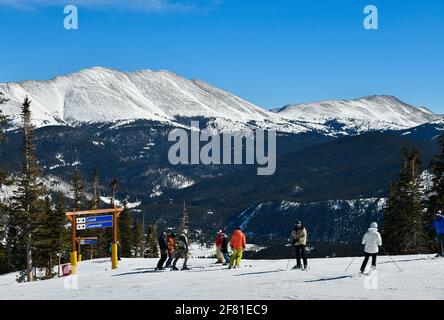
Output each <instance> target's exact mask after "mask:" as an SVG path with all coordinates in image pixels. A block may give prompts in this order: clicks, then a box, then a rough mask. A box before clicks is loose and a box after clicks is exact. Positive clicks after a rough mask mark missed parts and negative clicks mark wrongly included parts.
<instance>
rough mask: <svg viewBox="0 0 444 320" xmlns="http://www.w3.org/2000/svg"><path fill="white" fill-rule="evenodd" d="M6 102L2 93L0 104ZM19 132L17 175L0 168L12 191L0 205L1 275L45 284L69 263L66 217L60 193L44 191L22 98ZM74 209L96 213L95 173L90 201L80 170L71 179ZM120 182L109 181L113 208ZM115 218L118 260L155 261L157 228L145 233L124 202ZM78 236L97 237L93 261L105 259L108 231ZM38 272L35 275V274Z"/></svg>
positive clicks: (1, 132)
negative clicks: (20, 154) (20, 131)
mask: <svg viewBox="0 0 444 320" xmlns="http://www.w3.org/2000/svg"><path fill="white" fill-rule="evenodd" d="M7 101H8V100H7V99H6V98H5V97H4V95H3V94H2V93H1V92H0V105H1V104H3V103H5V102H7ZM6 120H7V119H6V117H5V116H4V115H3V114H2V113H1V109H0V144H1V143H4V142H5V141H6V135H5V127H6ZM21 120H22V123H21V130H22V132H23V146H22V159H21V163H20V173H19V174H18V175H17V176H14V177H11V176H9V175H8V174H7V172H6V171H5V170H1V168H0V187H3V186H14V191H13V196H12V197H11V199H9V201H2V202H1V203H0V274H1V273H7V272H12V271H18V272H19V273H18V276H17V280H18V281H20V282H22V281H28V282H30V281H34V280H38V279H49V278H52V277H54V276H55V275H56V274H57V272H56V271H55V270H56V266H57V265H58V263H59V261H61V262H62V263H63V262H67V260H68V257H69V254H68V252H69V250H70V247H71V243H70V241H71V239H70V233H71V232H70V228H71V227H70V224H69V222H68V220H67V218H66V211H67V201H66V197H65V195H64V194H63V193H62V192H56V193H55V194H50V192H49V190H47V188H46V187H45V185H44V183H43V180H42V177H43V172H42V170H41V168H40V167H39V164H38V159H37V158H36V145H35V144H34V143H33V136H34V130H35V127H34V126H33V124H32V121H31V101H30V99H29V98H28V97H26V98H25V100H24V102H23V104H22V107H21ZM71 182H72V189H73V190H72V194H73V199H72V203H71V205H72V208H73V209H74V210H77V211H78V210H89V209H100V208H101V206H102V205H103V201H102V200H101V185H100V177H99V172H98V170H95V171H94V173H93V176H92V179H91V189H92V192H91V197H90V198H88V197H87V195H86V191H85V182H84V180H83V176H82V172H81V171H80V169H79V168H78V167H76V170H75V172H74V174H73V178H72V181H71ZM118 187H119V183H118V180H117V179H115V178H113V179H112V180H111V182H110V184H109V188H110V189H111V203H110V204H108V205H111V207H113V206H114V202H115V199H116V196H117V192H118ZM123 204H124V211H123V213H122V215H121V218H120V219H119V225H118V228H119V244H120V253H121V256H122V257H128V258H129V257H144V256H146V255H148V256H150V257H157V256H158V248H157V226H156V224H155V223H154V224H152V225H150V227H149V228H148V232H146V231H145V226H144V225H143V224H142V223H139V222H133V221H132V219H131V212H130V209H129V208H128V206H127V201H124V202H123ZM79 234H81V236H82V237H83V236H93V235H95V236H97V237H98V243H97V246H96V247H95V252H94V257H95V258H100V257H109V256H110V255H111V254H110V247H111V243H112V238H113V237H112V229H110V228H108V229H102V230H99V231H97V230H95V231H93V230H88V231H86V230H85V231H81V232H79ZM37 271H38V272H37Z"/></svg>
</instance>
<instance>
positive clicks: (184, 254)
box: [173, 249, 188, 269]
mask: <svg viewBox="0 0 444 320" xmlns="http://www.w3.org/2000/svg"><path fill="white" fill-rule="evenodd" d="M180 258H183V259H184V261H183V268H184V269H185V268H187V267H188V266H187V262H188V249H177V250H176V259H174V262H173V268H177V266H176V265H177V262H178V261H179V259H180Z"/></svg>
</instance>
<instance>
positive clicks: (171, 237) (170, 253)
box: [165, 232, 176, 268]
mask: <svg viewBox="0 0 444 320" xmlns="http://www.w3.org/2000/svg"><path fill="white" fill-rule="evenodd" d="M175 237H176V234H175V233H174V232H173V233H172V234H170V235H169V236H168V261H167V263H166V265H165V268H170V267H171V264H172V263H173V259H174V238H175Z"/></svg>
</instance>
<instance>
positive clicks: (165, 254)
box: [157, 250, 168, 269]
mask: <svg viewBox="0 0 444 320" xmlns="http://www.w3.org/2000/svg"><path fill="white" fill-rule="evenodd" d="M167 258H168V250H161V251H160V260H159V262H158V263H157V269H163V264H164V263H165V261H166V259H167Z"/></svg>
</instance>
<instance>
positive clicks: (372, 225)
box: [370, 222, 378, 229]
mask: <svg viewBox="0 0 444 320" xmlns="http://www.w3.org/2000/svg"><path fill="white" fill-rule="evenodd" d="M370 228H372V229H378V224H377V223H376V222H372V223H371V224H370Z"/></svg>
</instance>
